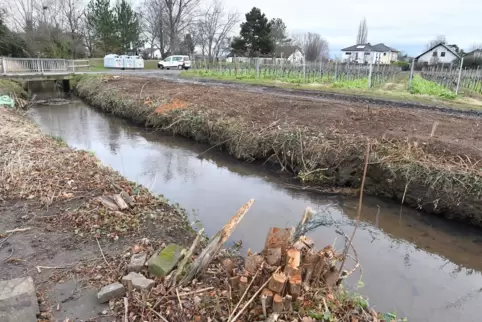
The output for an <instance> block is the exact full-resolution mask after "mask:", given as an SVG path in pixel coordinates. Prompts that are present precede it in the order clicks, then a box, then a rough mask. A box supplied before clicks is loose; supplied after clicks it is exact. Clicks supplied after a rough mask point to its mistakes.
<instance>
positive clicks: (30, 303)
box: [0, 277, 40, 322]
mask: <svg viewBox="0 0 482 322" xmlns="http://www.w3.org/2000/svg"><path fill="white" fill-rule="evenodd" d="M39 313H40V310H39V307H38V302H37V295H36V293H35V285H34V283H33V279H32V278H31V277H22V278H15V279H11V280H7V281H0V321H2V322H20V321H22V322H36V321H37V317H36V315H37V314H39Z"/></svg>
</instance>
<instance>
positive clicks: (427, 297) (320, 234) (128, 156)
mask: <svg viewBox="0 0 482 322" xmlns="http://www.w3.org/2000/svg"><path fill="white" fill-rule="evenodd" d="M31 116H32V118H33V119H34V120H35V121H36V122H37V123H38V124H39V125H40V126H41V128H42V129H43V130H44V131H45V132H47V133H49V134H51V135H56V136H60V137H62V138H63V139H64V140H65V141H66V142H67V143H68V144H69V145H70V146H72V147H74V148H78V149H85V150H89V151H92V152H94V153H95V154H96V155H97V157H98V158H99V159H100V160H101V161H102V162H103V163H104V164H106V165H109V166H111V167H113V168H114V169H116V170H118V171H119V172H120V173H121V174H122V175H124V176H126V177H127V178H129V179H130V180H133V181H136V182H138V183H141V184H143V185H145V186H147V187H149V188H150V189H151V190H152V191H154V192H156V193H161V194H163V195H164V196H165V197H166V198H168V199H169V200H170V201H171V202H175V203H179V204H180V205H181V206H182V207H184V208H186V209H187V210H188V211H189V212H190V213H191V219H192V220H193V222H195V221H199V223H200V224H202V226H204V227H205V229H206V231H207V233H208V234H213V233H215V232H216V231H217V230H218V229H219V228H220V227H221V226H222V225H223V224H224V223H225V222H226V220H227V219H228V218H230V217H231V216H232V215H233V214H234V213H235V212H236V210H237V209H238V208H239V207H240V206H241V205H242V204H243V203H244V202H246V201H247V200H248V199H250V198H254V199H256V203H255V205H254V206H253V207H252V208H251V210H250V212H249V213H248V215H247V216H246V217H245V218H244V220H243V221H242V222H241V224H240V225H239V226H238V228H237V230H236V232H235V233H234V236H233V240H243V246H244V249H248V248H251V249H252V250H258V249H260V248H261V247H262V245H263V243H264V239H265V236H266V232H267V230H268V228H269V227H270V226H286V225H294V224H296V223H297V222H298V220H299V219H300V217H301V214H302V211H303V209H304V208H305V207H306V206H311V207H312V208H314V209H315V210H317V211H323V212H324V213H325V216H326V225H325V226H322V227H319V228H318V229H316V230H315V231H313V232H311V233H310V235H311V237H312V238H313V239H314V240H315V241H316V242H317V245H320V246H324V245H326V244H329V243H333V242H336V245H337V246H338V248H341V247H342V245H343V239H342V237H340V235H338V234H337V233H336V232H335V230H336V229H342V230H344V231H345V232H347V233H348V232H351V231H352V229H353V218H354V216H355V207H356V202H357V201H356V200H355V199H351V198H343V197H340V196H325V195H321V194H314V193H308V192H302V191H299V190H293V189H291V188H288V187H287V182H286V179H281V178H280V176H279V175H278V174H276V173H273V172H272V171H270V170H269V169H265V168H264V167H263V166H262V165H254V164H244V163H242V162H239V161H236V160H234V159H232V158H230V157H227V156H226V155H224V154H222V153H221V152H217V151H214V150H210V151H207V152H206V150H207V149H208V148H209V147H207V146H205V145H201V144H196V143H194V142H192V141H189V140H185V139H182V138H176V137H172V136H163V135H162V134H159V133H153V132H152V131H151V130H144V129H142V128H139V127H135V126H132V125H130V124H128V123H127V122H125V121H124V120H121V119H118V118H114V117H111V116H108V115H105V114H101V113H99V112H97V111H95V110H94V109H91V108H89V107H87V106H86V105H84V104H83V103H80V102H78V103H73V104H70V105H67V106H50V107H38V108H35V109H34V110H33V111H32V113H31ZM203 152H204V153H203ZM200 154H201V155H200ZM362 216H363V225H362V227H361V228H360V229H359V230H358V233H357V236H356V238H355V241H354V245H355V247H356V249H357V251H358V257H359V259H360V262H361V264H362V268H363V276H362V280H363V282H364V284H365V286H364V287H363V288H360V289H358V290H357V292H360V293H361V294H363V295H365V296H367V297H368V298H369V299H370V302H371V303H373V304H376V308H377V310H380V311H392V312H393V311H394V312H397V315H398V316H399V317H403V316H406V317H408V318H409V320H410V321H438V322H440V321H457V320H460V321H480V310H479V305H478V304H479V303H480V301H481V300H482V276H481V273H480V272H481V271H482V259H481V258H482V257H481V256H482V233H481V232H480V231H478V230H476V229H472V228H469V227H466V226H460V225H457V224H455V223H452V222H447V221H444V220H441V219H438V218H436V217H433V216H429V215H426V214H423V213H419V212H417V211H414V210H410V209H401V207H400V206H399V205H397V204H394V203H391V202H388V201H383V200H379V199H376V198H367V199H366V202H365V206H364V209H363V215H362ZM354 275H355V274H354ZM354 275H353V276H352V278H351V280H350V281H349V283H348V286H349V287H350V288H352V289H354V288H355V286H354V285H356V281H357V280H358V278H359V277H360V275H359V274H358V275H356V276H354ZM350 285H352V286H350Z"/></svg>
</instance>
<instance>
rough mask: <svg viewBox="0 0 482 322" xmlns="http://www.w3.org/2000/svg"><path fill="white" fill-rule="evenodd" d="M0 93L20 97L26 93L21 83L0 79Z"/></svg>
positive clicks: (25, 96) (23, 96) (24, 96)
mask: <svg viewBox="0 0 482 322" xmlns="http://www.w3.org/2000/svg"><path fill="white" fill-rule="evenodd" d="M0 95H15V96H17V97H20V98H27V93H26V92H25V90H24V89H23V86H22V84H21V83H19V82H16V81H12V80H6V79H0Z"/></svg>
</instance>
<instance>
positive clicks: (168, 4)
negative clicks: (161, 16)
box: [163, 0, 200, 53]
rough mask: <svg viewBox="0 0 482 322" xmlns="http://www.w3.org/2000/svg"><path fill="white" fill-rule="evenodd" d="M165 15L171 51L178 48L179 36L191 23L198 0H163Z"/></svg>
mask: <svg viewBox="0 0 482 322" xmlns="http://www.w3.org/2000/svg"><path fill="white" fill-rule="evenodd" d="M163 1H164V8H163V10H165V15H166V26H165V27H166V31H167V32H166V33H167V36H168V38H169V49H170V51H171V52H172V53H174V52H175V51H177V50H179V44H180V37H181V36H182V35H183V34H184V33H185V32H186V30H187V28H188V27H189V26H190V25H191V24H192V22H193V20H194V18H195V14H196V9H197V8H198V5H199V2H200V0H163Z"/></svg>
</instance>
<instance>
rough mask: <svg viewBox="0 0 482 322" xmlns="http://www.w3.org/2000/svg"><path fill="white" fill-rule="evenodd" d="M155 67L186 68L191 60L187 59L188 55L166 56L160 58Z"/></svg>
mask: <svg viewBox="0 0 482 322" xmlns="http://www.w3.org/2000/svg"><path fill="white" fill-rule="evenodd" d="M157 67H158V68H160V69H164V68H165V69H169V68H176V69H186V70H187V69H189V68H191V61H190V60H189V56H183V55H173V56H169V57H167V58H166V59H164V60H160V61H159V62H158V63H157Z"/></svg>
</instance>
